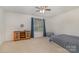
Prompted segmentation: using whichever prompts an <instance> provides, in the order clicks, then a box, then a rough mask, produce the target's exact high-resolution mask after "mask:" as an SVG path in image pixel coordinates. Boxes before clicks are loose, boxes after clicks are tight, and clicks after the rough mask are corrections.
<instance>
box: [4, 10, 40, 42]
mask: <svg viewBox="0 0 79 59" xmlns="http://www.w3.org/2000/svg"><path fill="white" fill-rule="evenodd" d="M31 17H37V16H32V15H26V14H20V13H13V12H6V13H5V20H6V36H5V41H9V40H13V31H18V30H21V29H20V24H24V25H25V29H26V30H31ZM37 18H41V17H37Z"/></svg>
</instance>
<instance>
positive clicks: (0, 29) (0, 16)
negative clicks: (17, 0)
mask: <svg viewBox="0 0 79 59" xmlns="http://www.w3.org/2000/svg"><path fill="white" fill-rule="evenodd" d="M4 23H5V22H4V10H3V9H1V8H0V44H1V43H2V42H3V40H4V38H5V35H4V34H5V25H4Z"/></svg>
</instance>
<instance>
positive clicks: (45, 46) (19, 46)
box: [0, 37, 68, 53]
mask: <svg viewBox="0 0 79 59" xmlns="http://www.w3.org/2000/svg"><path fill="white" fill-rule="evenodd" d="M0 52H8V53H59V52H60V53H67V52H68V51H67V50H65V49H64V48H62V47H60V46H59V45H57V44H56V43H54V42H51V43H50V42H49V41H48V38H46V37H45V38H44V37H42V38H34V39H30V40H21V41H16V42H15V41H9V42H5V43H3V44H2V45H1V46H0Z"/></svg>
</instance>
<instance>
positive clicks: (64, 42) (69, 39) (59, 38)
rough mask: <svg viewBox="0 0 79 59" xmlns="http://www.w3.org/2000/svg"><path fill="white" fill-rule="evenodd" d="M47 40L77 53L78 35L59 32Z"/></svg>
mask: <svg viewBox="0 0 79 59" xmlns="http://www.w3.org/2000/svg"><path fill="white" fill-rule="evenodd" d="M49 41H50V42H51V41H53V42H55V43H57V44H58V45H60V46H62V47H63V48H65V49H67V50H68V51H69V52H72V53H79V37H77V36H72V35H67V34H61V35H51V37H50V39H49Z"/></svg>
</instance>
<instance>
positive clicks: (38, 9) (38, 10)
mask: <svg viewBox="0 0 79 59" xmlns="http://www.w3.org/2000/svg"><path fill="white" fill-rule="evenodd" d="M36 9H37V10H36V12H40V13H45V11H51V9H49V8H48V6H37V7H36Z"/></svg>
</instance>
